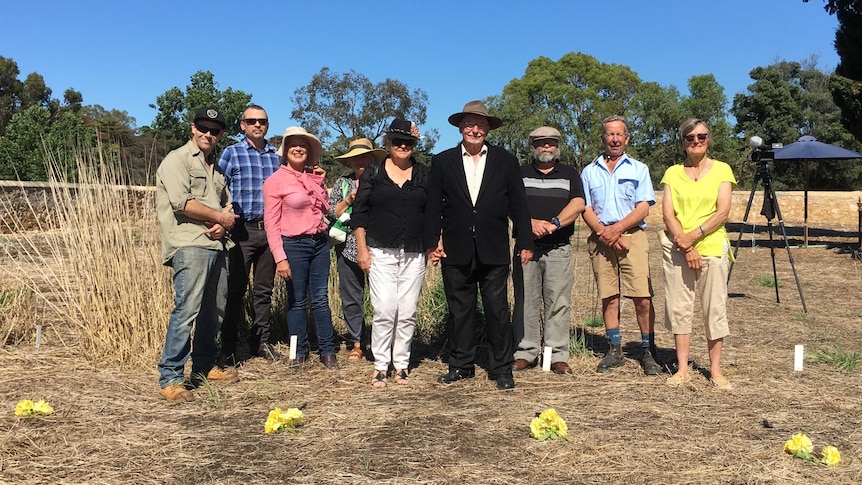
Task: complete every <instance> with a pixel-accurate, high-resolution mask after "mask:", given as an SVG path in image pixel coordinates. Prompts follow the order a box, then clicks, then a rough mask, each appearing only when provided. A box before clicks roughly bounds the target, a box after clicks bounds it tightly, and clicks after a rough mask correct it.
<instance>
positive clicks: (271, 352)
mask: <svg viewBox="0 0 862 485" xmlns="http://www.w3.org/2000/svg"><path fill="white" fill-rule="evenodd" d="M254 355H255V356H257V357H261V358H264V359H266V360H269V361H272V362H278V361H279V360H281V359H283V358H284V357H283V356H282V355H281V354H280V353H279V352H278V351H277V350H275V347H273V346H272V345H270V344H261V345H260V349H258V351H257V352H255V353H254Z"/></svg>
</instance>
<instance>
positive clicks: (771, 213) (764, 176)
mask: <svg viewBox="0 0 862 485" xmlns="http://www.w3.org/2000/svg"><path fill="white" fill-rule="evenodd" d="M763 154H765V153H764V152H760V151H758V150H755V152H754V154H752V160H755V161H757V163H758V170H757V174H756V175H755V176H754V181H752V183H751V194H750V195H749V196H748V205H746V206H745V215H744V216H743V217H742V227H741V228H740V229H739V237H738V238H737V239H736V245H735V246H734V247H733V259H734V260H735V259H736V255H737V253H739V245H740V243H741V242H742V233H743V232H744V231H745V224H746V223H747V222H748V214H749V213H750V212H751V203H752V202H753V201H754V193H755V192H756V191H757V184H758V183H759V182H763V207H762V208H761V209H760V214H761V215H763V216H764V217H766V224H767V227H768V228H769V253H770V255H771V256H772V279H773V281H774V282H775V303H781V300H780V298H779V296H778V273H777V271H776V269H775V245H774V244H773V242H774V241H773V239H772V219H775V217H776V216H778V227H779V228H780V229H781V237H782V238H784V247H785V248H786V249H787V258H788V259H789V260H790V267H791V268H792V269H793V277H794V278H796V289H797V290H798V291H799V300H800V301H801V302H802V311H804V312H805V313H808V307H807V306H806V305H805V297H804V296H803V295H802V285H801V284H799V275H798V274H797V273H796V264H795V263H794V262H793V254H791V253H790V244H789V243H788V242H787V231H786V230H785V228H784V218H782V217H781V208H780V207H778V198H777V197H776V196H775V189H774V188H773V187H772V176H771V175H769V167H768V165H767V163H768V162H769V159H766V158H765V157H763V156H762V155H763ZM753 244H754V243H753V242H752V245H753ZM732 272H733V262H731V263H730V268H729V270H728V272H727V282H728V283H730V274H731V273H732Z"/></svg>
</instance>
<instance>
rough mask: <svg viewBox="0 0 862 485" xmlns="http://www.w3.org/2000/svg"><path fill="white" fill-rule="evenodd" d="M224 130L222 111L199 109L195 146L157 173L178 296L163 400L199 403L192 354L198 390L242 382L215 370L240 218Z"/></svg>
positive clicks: (165, 257)
mask: <svg viewBox="0 0 862 485" xmlns="http://www.w3.org/2000/svg"><path fill="white" fill-rule="evenodd" d="M225 126H226V124H225V121H224V116H223V115H222V114H221V113H220V112H218V111H217V110H215V109H212V108H203V109H199V110H198V111H197V112H196V113H195V117H194V122H193V123H192V125H191V135H192V136H191V140H189V142H188V143H186V144H185V145H183V146H182V147H180V148H177V149H176V150H173V151H172V152H170V153H168V155H167V156H166V157H165V159H164V160H162V163H161V165H159V168H158V170H157V171H156V209H157V212H158V218H159V224H160V225H161V229H162V261H163V262H164V264H165V265H166V266H170V267H172V268H173V282H174V293H175V296H174V309H173V311H172V312H171V316H170V320H169V321H168V329H167V335H166V336H165V347H164V350H163V351H162V358H161V361H160V362H159V387H160V388H161V390H160V391H159V394H160V395H161V396H162V397H163V398H165V399H167V400H169V401H191V400H193V399H194V395H193V394H192V393H191V392H190V391H189V390H188V389H187V388H186V385H185V375H184V367H185V363H186V361H187V360H188V359H189V356H190V355H191V358H192V380H191V385H192V386H194V384H196V383H199V382H201V381H202V380H203V379H208V380H211V381H225V382H231V381H235V380H236V379H237V373H236V370H234V369H228V370H222V369H219V368H218V367H217V366H216V358H217V354H218V347H217V346H216V334H217V332H218V330H219V327H220V326H221V320H222V316H223V315H224V307H225V300H226V298H227V254H228V252H227V250H228V249H230V248H231V247H232V246H233V242H232V241H231V240H230V239H228V237H227V235H226V234H227V232H228V231H230V230H231V229H232V228H233V226H234V222H235V220H236V217H237V216H235V215H234V214H233V212H232V211H231V203H230V194H229V193H228V190H227V186H226V185H225V178H224V175H223V174H222V173H221V172H220V171H219V169H218V165H217V164H216V161H217V159H216V157H215V149H216V145H217V144H218V142H219V140H221V137H222V136H223V134H224V129H225ZM192 325H194V326H195V339H194V348H192V342H191V331H192Z"/></svg>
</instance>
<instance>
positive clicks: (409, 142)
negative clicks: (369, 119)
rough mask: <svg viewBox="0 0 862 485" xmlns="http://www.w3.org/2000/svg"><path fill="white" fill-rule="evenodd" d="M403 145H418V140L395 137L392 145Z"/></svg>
mask: <svg viewBox="0 0 862 485" xmlns="http://www.w3.org/2000/svg"><path fill="white" fill-rule="evenodd" d="M401 145H406V146H408V147H412V146H414V145H416V140H411V139H409V138H393V139H392V146H394V147H400V146H401Z"/></svg>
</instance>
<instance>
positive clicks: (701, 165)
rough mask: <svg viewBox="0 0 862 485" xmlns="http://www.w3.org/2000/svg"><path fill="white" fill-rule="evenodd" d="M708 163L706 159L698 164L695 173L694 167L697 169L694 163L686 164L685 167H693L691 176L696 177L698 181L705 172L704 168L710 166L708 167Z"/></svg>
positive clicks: (695, 179)
mask: <svg viewBox="0 0 862 485" xmlns="http://www.w3.org/2000/svg"><path fill="white" fill-rule="evenodd" d="M707 164H708V162H707V161H706V160H703V161H702V162H701V163H700V164H698V166H697V167H696V168H697V173H694V169H695V166H694V165H685V168H690V169H691V172H692V175H690V177H691V178H692V179H694V181H695V182H697V181H698V180H700V174H701V173H702V172H703V170H704V169H705V168H709V167H707Z"/></svg>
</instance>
